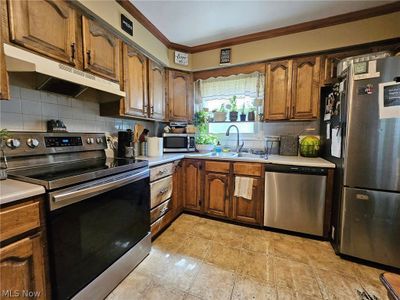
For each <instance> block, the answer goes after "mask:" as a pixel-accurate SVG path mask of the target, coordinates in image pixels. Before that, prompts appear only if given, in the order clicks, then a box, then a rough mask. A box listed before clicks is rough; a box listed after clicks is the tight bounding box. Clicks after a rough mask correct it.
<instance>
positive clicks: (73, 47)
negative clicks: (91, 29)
mask: <svg viewBox="0 0 400 300" xmlns="http://www.w3.org/2000/svg"><path fill="white" fill-rule="evenodd" d="M71 52H72V53H71V59H72V60H74V59H75V43H72V44H71Z"/></svg>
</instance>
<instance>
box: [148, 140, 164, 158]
mask: <svg viewBox="0 0 400 300" xmlns="http://www.w3.org/2000/svg"><path fill="white" fill-rule="evenodd" d="M147 143H148V144H147V145H148V146H147V147H148V150H147V155H148V156H162V155H163V150H164V149H163V148H164V147H163V139H162V138H158V137H148V138H147Z"/></svg>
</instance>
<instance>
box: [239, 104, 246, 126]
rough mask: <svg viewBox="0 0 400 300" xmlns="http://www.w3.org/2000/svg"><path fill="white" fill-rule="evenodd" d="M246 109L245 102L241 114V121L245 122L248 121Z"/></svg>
mask: <svg viewBox="0 0 400 300" xmlns="http://www.w3.org/2000/svg"><path fill="white" fill-rule="evenodd" d="M245 109H246V105H245V104H243V107H242V113H241V114H240V121H241V122H244V121H246V113H245Z"/></svg>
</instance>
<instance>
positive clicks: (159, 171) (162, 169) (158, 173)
mask: <svg viewBox="0 0 400 300" xmlns="http://www.w3.org/2000/svg"><path fill="white" fill-rule="evenodd" d="M173 172H174V164H173V163H170V164H165V165H161V166H157V167H154V168H151V169H150V181H156V180H157V179H160V178H163V177H165V176H168V175H171V174H172V173H173Z"/></svg>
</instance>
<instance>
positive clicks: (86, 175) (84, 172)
mask: <svg viewBox="0 0 400 300" xmlns="http://www.w3.org/2000/svg"><path fill="white" fill-rule="evenodd" d="M143 167H148V162H147V161H146V160H137V159H128V158H92V159H85V160H80V161H73V162H63V163H56V164H50V165H45V166H39V167H32V168H24V169H20V170H14V171H10V172H9V175H10V177H11V178H17V179H19V180H22V181H26V182H31V183H36V184H40V185H43V186H44V187H45V188H47V189H54V188H59V187H64V186H67V185H72V184H77V183H81V182H84V181H88V180H92V179H96V178H100V177H104V176H109V175H112V174H117V173H121V172H126V171H130V170H134V169H137V168H143Z"/></svg>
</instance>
